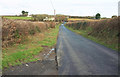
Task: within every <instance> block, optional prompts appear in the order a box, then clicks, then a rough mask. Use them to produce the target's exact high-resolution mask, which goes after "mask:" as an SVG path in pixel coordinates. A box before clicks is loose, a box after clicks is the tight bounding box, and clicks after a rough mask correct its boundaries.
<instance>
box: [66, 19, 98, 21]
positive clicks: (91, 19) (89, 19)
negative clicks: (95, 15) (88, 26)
mask: <svg viewBox="0 0 120 77" xmlns="http://www.w3.org/2000/svg"><path fill="white" fill-rule="evenodd" d="M81 20H87V21H99V20H96V19H84V18H69V19H68V21H81Z"/></svg>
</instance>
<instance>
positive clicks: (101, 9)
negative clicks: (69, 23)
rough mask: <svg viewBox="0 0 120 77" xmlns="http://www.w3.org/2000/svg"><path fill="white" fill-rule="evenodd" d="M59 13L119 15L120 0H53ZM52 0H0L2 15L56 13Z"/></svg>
mask: <svg viewBox="0 0 120 77" xmlns="http://www.w3.org/2000/svg"><path fill="white" fill-rule="evenodd" d="M51 1H52V2H53V5H54V7H55V9H56V13H57V14H65V15H74V16H93V15H95V14H96V13H100V14H101V15H102V17H111V16H112V15H118V1H119V0H51ZM51 1H50V0H0V15H19V14H20V13H21V11H22V10H25V11H28V12H29V14H54V13H53V8H52V5H51Z"/></svg>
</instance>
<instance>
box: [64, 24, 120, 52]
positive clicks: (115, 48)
mask: <svg viewBox="0 0 120 77" xmlns="http://www.w3.org/2000/svg"><path fill="white" fill-rule="evenodd" d="M66 28H68V29H69V30H71V31H73V32H75V33H78V34H80V35H82V36H83V37H86V38H88V39H90V40H92V41H94V42H96V43H99V44H101V45H104V46H106V47H108V48H111V49H113V50H116V51H118V48H117V47H118V44H106V41H104V40H101V39H98V38H96V37H93V36H91V35H89V36H88V31H85V30H74V29H72V28H70V27H68V26H66Z"/></svg>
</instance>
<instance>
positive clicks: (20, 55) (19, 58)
mask: <svg viewBox="0 0 120 77" xmlns="http://www.w3.org/2000/svg"><path fill="white" fill-rule="evenodd" d="M58 31H59V25H57V26H56V28H54V29H50V30H48V31H46V32H44V33H38V34H36V35H31V36H29V37H28V38H29V39H28V40H27V41H26V42H24V43H23V44H18V45H17V44H15V45H13V46H12V47H7V48H3V62H2V67H3V69H4V68H8V67H9V66H15V65H19V64H22V63H26V62H32V61H37V60H38V59H37V58H35V57H34V56H35V55H38V54H39V53H40V52H41V51H42V50H43V47H42V45H45V46H48V47H51V46H53V45H55V44H56V41H57V34H58ZM42 35H43V36H42Z"/></svg>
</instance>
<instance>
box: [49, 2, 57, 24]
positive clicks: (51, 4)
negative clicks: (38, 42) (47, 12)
mask: <svg viewBox="0 0 120 77" xmlns="http://www.w3.org/2000/svg"><path fill="white" fill-rule="evenodd" d="M50 2H51V5H52V8H53V10H54V22H55V20H56V10H55V8H54V6H53V3H52V0H50Z"/></svg>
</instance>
